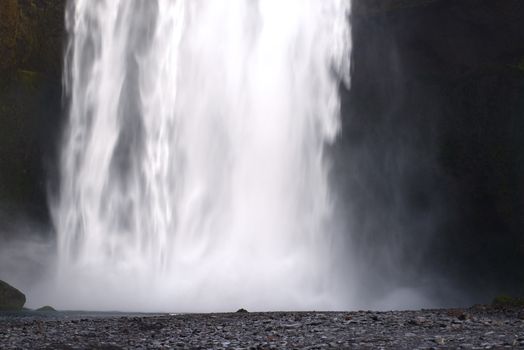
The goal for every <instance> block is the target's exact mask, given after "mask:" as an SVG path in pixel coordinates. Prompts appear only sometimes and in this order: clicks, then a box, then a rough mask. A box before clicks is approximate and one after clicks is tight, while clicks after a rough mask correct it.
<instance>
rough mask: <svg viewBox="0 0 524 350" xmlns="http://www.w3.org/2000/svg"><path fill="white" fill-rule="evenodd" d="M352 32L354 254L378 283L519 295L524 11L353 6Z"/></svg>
mask: <svg viewBox="0 0 524 350" xmlns="http://www.w3.org/2000/svg"><path fill="white" fill-rule="evenodd" d="M352 25H353V39H354V47H353V49H354V51H353V70H352V74H353V75H352V88H351V91H350V92H347V91H346V92H345V98H344V105H343V115H344V119H343V123H344V128H343V129H344V130H343V135H342V137H341V138H340V139H339V142H338V143H337V144H336V145H335V147H334V150H333V152H334V154H335V157H336V161H335V168H334V174H333V176H334V179H335V182H336V183H337V186H340V187H341V188H343V189H344V191H343V193H344V195H343V201H344V202H345V204H346V208H348V210H347V211H346V212H345V215H346V217H347V218H348V219H347V221H349V222H350V223H349V224H348V226H349V228H348V229H350V230H352V231H353V234H354V235H355V236H356V237H357V240H356V242H355V243H354V244H355V246H356V247H355V250H356V253H355V254H361V255H362V260H363V261H367V263H366V265H367V266H371V267H372V269H371V270H370V271H369V273H370V275H371V276H375V277H371V279H372V280H373V279H379V280H380V279H382V280H389V279H391V280H395V281H401V282H400V284H401V285H404V286H410V285H413V284H417V285H418V286H422V287H424V286H428V288H434V286H435V285H439V284H441V285H449V284H450V282H453V284H455V285H456V286H458V287H459V289H462V290H464V291H466V292H467V294H468V295H469V296H473V297H475V298H478V299H477V300H479V301H482V300H484V301H486V300H485V299H483V298H485V297H486V296H490V295H492V294H493V293H500V292H508V293H522V292H523V291H524V273H523V270H522V268H521V267H522V266H524V234H523V233H522V227H523V224H524V222H523V219H524V216H523V210H524V209H523V194H524V192H523V191H524V188H523V181H524V141H523V140H524V69H523V68H524V31H523V30H522V29H523V28H524V3H522V2H521V1H519V0H504V1H493V0H475V1H473V0H460V1H456V0H433V1H422V0H420V1H415V0H413V1H407V0H405V1H402V0H392V1H378V0H376V1H369V2H368V1H364V0H354V12H353V16H352ZM399 267H400V268H399ZM414 281H415V282H414ZM370 283H373V282H370ZM439 292H440V291H437V290H435V293H436V294H438V293H439ZM442 293H444V291H442ZM468 299H469V298H468Z"/></svg>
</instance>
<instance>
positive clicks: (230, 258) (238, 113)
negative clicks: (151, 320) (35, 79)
mask: <svg viewBox="0 0 524 350" xmlns="http://www.w3.org/2000/svg"><path fill="white" fill-rule="evenodd" d="M349 11H350V1H349V0H285V1H281V0H223V1H219V0H191V1H190V0H185V1H184V0H133V1H130V0H97V1H93V0H76V1H70V3H69V8H68V13H67V18H66V25H67V28H68V31H69V38H70V41H69V45H68V50H67V53H66V70H65V73H66V75H65V79H64V80H65V84H66V91H67V93H68V96H69V99H70V112H69V121H68V125H67V128H66V130H65V136H64V140H63V144H62V159H61V185H60V193H59V196H58V198H57V200H56V203H55V204H54V221H55V227H56V231H57V235H58V253H59V258H58V262H57V264H58V267H57V268H58V274H57V283H58V286H59V287H58V288H57V291H56V293H55V294H54V298H55V304H54V305H56V306H58V307H61V308H83V309H86V308H89V309H119V310H148V311H154V310H157V311H159V310H163V311H231V310H234V309H235V308H239V307H245V308H248V309H251V310H275V309H314V308H316V309H329V308H337V307H341V305H344V304H345V302H346V301H345V300H343V298H339V297H337V296H336V295H335V294H336V293H335V292H334V287H333V285H334V283H333V280H334V279H336V276H335V274H334V272H333V269H332V265H333V254H332V251H331V245H332V233H331V232H330V230H329V229H328V226H329V225H328V224H329V223H330V222H331V221H332V220H334V218H333V215H332V212H333V208H332V200H331V196H330V188H329V185H328V181H327V180H328V170H329V167H328V162H327V160H326V159H325V155H324V153H325V152H324V149H325V146H326V145H327V144H329V143H332V142H333V141H334V139H335V137H336V135H337V133H338V132H339V129H340V120H339V112H340V101H339V94H338V89H339V84H340V82H341V81H343V82H345V83H348V81H349V57H350V46H351V42H350V40H351V35H350V32H349V31H350V27H349V19H348V15H349Z"/></svg>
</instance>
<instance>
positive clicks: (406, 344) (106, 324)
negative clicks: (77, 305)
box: [0, 307, 524, 350]
mask: <svg viewBox="0 0 524 350" xmlns="http://www.w3.org/2000/svg"><path fill="white" fill-rule="evenodd" d="M462 315H467V318H466V317H463V316H462ZM519 317H520V313H519V312H514V313H504V312H501V311H499V310H496V309H491V308H489V307H486V308H479V307H477V308H472V309H470V310H467V311H464V310H460V312H459V311H457V310H422V311H403V312H396V311H395V312H391V311H390V312H332V313H326V312H323V313H318V312H283V313H244V312H242V313H230V314H185V315H183V314H169V315H168V314H166V315H149V316H148V315H142V316H139V317H137V316H125V315H124V316H100V315H98V316H92V317H88V318H86V317H85V315H82V318H80V317H75V315H74V314H67V315H65V314H62V316H60V314H59V315H57V316H53V317H48V318H46V317H40V316H31V317H2V315H1V314H0V349H34V348H57V349H98V348H102V349H113V350H119V349H135V348H143V349H194V348H200V349H211V348H212V349H246V348H248V349H249V348H251V349H282V348H297V349H307V348H310V349H339V348H352V349H353V348H354V349H358V348H366V349H369V348H374V349H446V348H454V349H455V348H456V349H498V348H504V347H515V346H524V324H523V323H522V322H521V321H520V319H519ZM464 318H466V319H465V320H464ZM460 321H462V322H460Z"/></svg>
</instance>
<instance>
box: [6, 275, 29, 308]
mask: <svg viewBox="0 0 524 350" xmlns="http://www.w3.org/2000/svg"><path fill="white" fill-rule="evenodd" d="M24 304H25V295H24V293H22V292H21V291H19V290H18V289H16V288H15V287H13V286H10V285H9V284H7V283H5V282H4V281H0V310H21V309H22V308H23V307H24Z"/></svg>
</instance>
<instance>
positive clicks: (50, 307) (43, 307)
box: [35, 305, 56, 312]
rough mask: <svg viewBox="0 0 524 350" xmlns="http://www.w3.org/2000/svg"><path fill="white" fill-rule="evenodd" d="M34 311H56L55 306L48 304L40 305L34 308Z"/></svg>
mask: <svg viewBox="0 0 524 350" xmlns="http://www.w3.org/2000/svg"><path fill="white" fill-rule="evenodd" d="M35 311H37V312H56V310H55V308H53V307H52V306H49V305H46V306H42V307H41V308H39V309H36V310H35Z"/></svg>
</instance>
